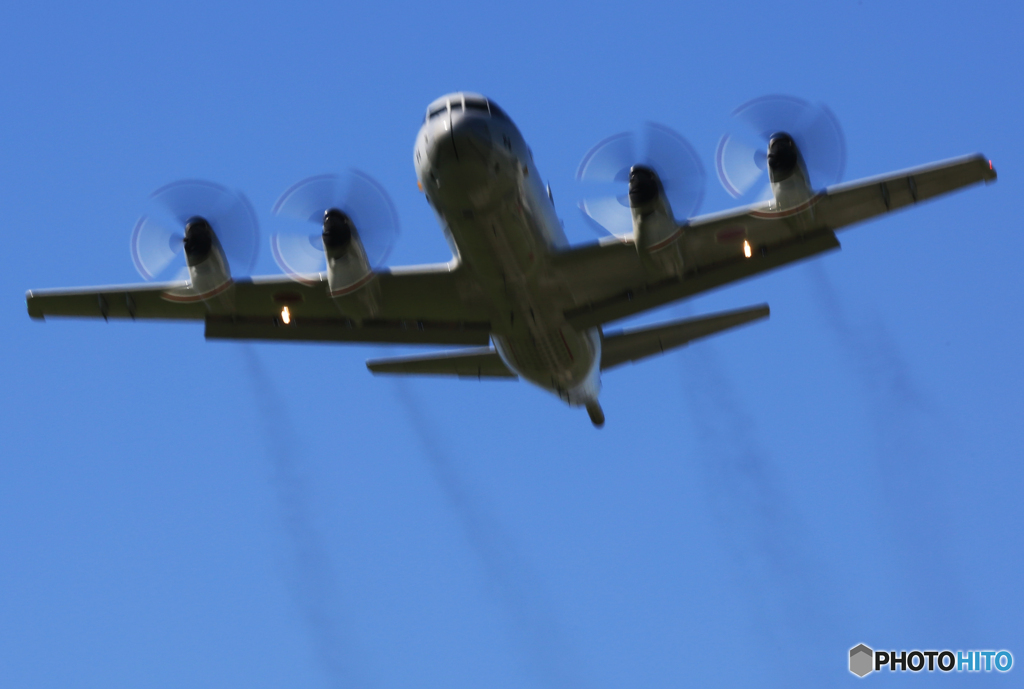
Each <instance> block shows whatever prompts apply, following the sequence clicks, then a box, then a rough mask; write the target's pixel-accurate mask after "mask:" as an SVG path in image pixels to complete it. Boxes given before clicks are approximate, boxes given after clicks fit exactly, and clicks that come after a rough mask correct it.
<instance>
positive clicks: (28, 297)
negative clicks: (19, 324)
mask: <svg viewBox="0 0 1024 689" xmlns="http://www.w3.org/2000/svg"><path fill="white" fill-rule="evenodd" d="M25 306H26V308H27V309H28V315H29V318H32V319H34V320H37V321H43V320H46V318H45V317H44V314H43V310H42V309H41V308H39V304H38V302H37V301H36V300H35V298H34V295H33V294H32V290H28V291H27V292H25Z"/></svg>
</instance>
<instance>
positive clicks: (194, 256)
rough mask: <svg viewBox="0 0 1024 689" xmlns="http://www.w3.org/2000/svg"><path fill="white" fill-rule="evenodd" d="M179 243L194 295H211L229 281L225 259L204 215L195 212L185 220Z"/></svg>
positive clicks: (216, 292) (229, 272)
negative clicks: (181, 245) (183, 231)
mask: <svg viewBox="0 0 1024 689" xmlns="http://www.w3.org/2000/svg"><path fill="white" fill-rule="evenodd" d="M183 244H184V249H185V263H186V264H187V265H188V274H189V278H190V279H191V281H192V291H193V292H194V293H195V294H196V296H198V297H201V298H206V297H208V296H213V295H214V294H218V293H220V292H222V291H224V289H226V287H227V286H228V285H230V284H231V269H230V268H229V266H228V259H227V257H225V255H224V249H223V248H222V247H221V245H220V241H219V240H218V239H217V234H216V233H215V232H214V231H213V228H212V227H210V223H209V222H207V220H206V219H205V218H202V217H200V216H198V215H197V216H194V217H191V218H189V219H188V221H187V222H186V223H185V238H184V240H183Z"/></svg>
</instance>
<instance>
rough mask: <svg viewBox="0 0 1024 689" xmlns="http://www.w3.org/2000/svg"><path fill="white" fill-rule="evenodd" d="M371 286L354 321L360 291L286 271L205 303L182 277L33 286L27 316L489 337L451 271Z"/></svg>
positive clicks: (243, 330) (283, 334)
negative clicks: (362, 314)
mask: <svg viewBox="0 0 1024 689" xmlns="http://www.w3.org/2000/svg"><path fill="white" fill-rule="evenodd" d="M376 283H377V286H378V287H379V296H378V298H377V306H378V308H377V310H376V311H375V313H374V314H373V315H372V317H370V318H364V319H361V320H359V321H356V320H353V319H351V318H348V317H346V316H345V315H343V313H352V312H358V309H359V308H361V307H362V305H361V303H360V301H359V300H360V297H359V296H357V295H356V296H351V297H341V298H338V299H332V298H331V297H330V296H329V294H328V290H327V283H326V281H321V282H319V283H313V284H305V283H300V282H296V281H294V280H291V279H290V278H288V277H284V276H279V277H256V278H246V279H239V280H236V281H235V282H234V284H233V285H232V286H231V287H230V288H229V289H227V290H226V291H224V292H223V293H222V294H220V295H218V296H216V297H214V298H212V299H208V300H206V301H202V300H195V299H189V298H188V296H187V290H186V289H185V288H186V285H187V283H184V282H176V283H162V284H142V285H122V286H110V287H90V288H83V289H69V290H63V289H57V290H33V291H30V292H28V294H27V295H26V299H27V302H28V312H29V315H30V316H32V317H33V318H49V317H53V316H71V317H85V318H103V319H109V318H130V319H139V318H143V319H167V320H197V321H204V322H205V325H206V336H207V337H208V338H220V339H257V340H283V341H293V342H294V341H319V342H392V343H405V344H460V345H484V344H487V343H488V342H489V341H490V330H491V326H490V316H489V314H488V313H487V310H486V308H485V307H484V305H483V302H482V300H481V298H480V296H479V294H478V292H477V287H476V283H475V281H473V280H470V279H468V277H467V276H466V275H464V274H463V273H462V272H461V271H460V270H458V269H457V268H456V269H454V270H453V269H451V267H450V266H449V265H448V264H442V265H435V266H414V267H408V268H395V269H393V270H388V271H383V272H380V273H378V274H377V278H376ZM349 301H350V302H351V303H349ZM336 302H337V303H336ZM284 307H288V312H289V316H288V321H289V323H287V324H285V323H284V322H283V320H282V311H283V309H284ZM346 307H351V309H352V310H349V309H348V308H346Z"/></svg>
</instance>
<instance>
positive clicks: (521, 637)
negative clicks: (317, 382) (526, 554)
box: [394, 379, 582, 687]
mask: <svg viewBox="0 0 1024 689" xmlns="http://www.w3.org/2000/svg"><path fill="white" fill-rule="evenodd" d="M394 384H395V392H396V396H397V397H398V400H399V402H400V403H401V405H402V408H403V409H404V411H405V413H406V416H407V417H408V419H409V422H410V425H411V426H412V428H413V430H414V431H415V433H416V436H417V438H418V439H419V442H420V447H421V449H422V454H423V457H424V459H426V461H427V465H428V467H429V469H430V472H431V474H432V475H433V476H434V478H435V479H436V480H437V483H438V485H439V486H440V488H441V491H442V493H444V497H445V499H446V500H447V502H448V504H449V505H451V508H452V511H453V513H454V515H455V517H456V520H457V521H458V524H459V526H460V527H461V529H462V532H463V535H464V537H465V538H466V541H467V542H468V544H469V546H470V549H471V550H472V551H473V554H474V555H475V556H476V557H477V559H478V560H479V562H480V564H481V566H482V569H483V573H484V575H485V578H486V583H487V585H488V587H489V588H490V589H491V592H492V594H493V595H495V596H496V597H497V598H498V599H499V602H500V603H501V604H502V607H503V608H504V610H505V611H506V613H507V615H508V617H509V622H510V627H511V629H510V631H511V632H512V634H513V636H514V637H515V638H514V640H513V641H514V643H515V644H516V645H518V646H519V647H520V650H521V652H522V653H524V655H525V656H526V658H527V663H528V666H529V667H528V669H529V670H531V671H532V672H533V674H534V675H536V679H537V680H538V681H540V682H542V683H544V684H545V685H547V686H554V687H579V686H582V682H581V679H580V677H579V676H578V675H579V673H573V672H570V671H569V669H568V668H567V667H566V665H567V659H568V658H569V657H570V652H569V651H568V649H567V648H566V646H565V643H564V641H563V640H562V637H561V633H560V630H559V625H558V624H557V622H556V620H555V619H554V618H553V617H552V615H551V613H550V606H548V605H545V603H544V601H543V595H542V593H541V586H540V584H539V582H538V581H537V579H536V577H535V576H534V575H533V574H532V572H531V571H530V570H529V568H528V567H527V566H526V564H525V562H524V561H523V557H522V556H521V555H520V553H519V552H518V551H517V549H516V547H515V545H514V543H513V542H512V540H511V539H510V538H509V537H508V535H507V534H506V533H505V532H504V530H503V529H502V528H501V526H500V524H499V523H498V522H497V520H496V519H495V518H494V517H493V516H492V515H490V514H489V513H488V512H487V510H485V509H484V508H483V507H482V506H481V505H480V503H479V501H478V500H476V499H475V498H474V496H473V495H472V492H471V491H470V490H469V489H468V488H467V486H466V485H465V483H464V482H463V481H462V479H461V478H460V477H459V475H458V472H457V470H456V469H455V467H454V466H452V462H451V460H450V459H449V457H448V454H447V453H446V452H445V450H444V449H443V448H444V443H443V441H442V439H441V438H440V437H439V435H438V434H437V433H436V432H435V430H434V429H433V428H432V424H431V422H430V420H429V419H428V418H427V415H426V413H425V412H424V409H423V405H422V403H421V402H420V400H419V399H418V398H417V397H416V395H415V393H414V392H413V390H412V389H411V387H410V385H409V383H408V382H407V381H404V380H401V379H399V380H396V381H394Z"/></svg>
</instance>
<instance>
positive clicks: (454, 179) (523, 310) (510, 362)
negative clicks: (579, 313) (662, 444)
mask: <svg viewBox="0 0 1024 689" xmlns="http://www.w3.org/2000/svg"><path fill="white" fill-rule="evenodd" d="M414 158H415V164H416V174H417V177H418V179H419V183H420V187H421V188H422V189H423V192H424V193H425V194H426V196H427V199H428V201H429V202H430V204H431V206H432V207H433V208H434V210H435V212H436V213H437V216H438V219H439V222H440V223H441V226H442V228H443V229H444V232H445V236H446V237H447V239H448V241H449V244H450V245H451V247H452V251H453V252H454V253H455V255H456V260H457V261H459V262H460V264H461V266H462V267H463V268H464V269H466V270H468V271H470V272H472V273H473V274H474V275H475V277H476V278H477V280H478V281H479V284H480V286H481V288H482V289H483V290H484V293H485V294H486V296H487V300H488V302H489V304H490V308H491V311H492V312H491V321H492V330H493V335H492V339H493V342H494V346H495V348H496V349H497V351H498V353H499V354H500V356H501V357H502V359H503V360H504V362H505V364H506V365H507V366H508V367H509V368H510V369H512V370H513V371H514V372H516V373H517V374H518V375H520V376H521V377H523V378H525V379H526V380H528V381H530V382H532V383H535V384H536V385H539V386H540V387H542V388H545V389H547V390H550V391H552V392H555V393H556V394H557V395H558V396H559V397H561V398H562V399H563V400H565V401H566V402H568V403H569V404H571V405H574V406H577V405H581V406H588V407H592V408H595V409H599V408H598V407H597V397H598V393H599V392H600V361H601V334H600V332H599V331H598V329H597V328H589V329H586V330H576V329H574V328H572V327H571V326H569V325H568V324H567V323H566V322H565V320H564V317H563V315H562V312H561V311H560V310H559V309H557V308H554V307H553V305H552V304H551V302H550V300H548V299H545V293H546V292H547V291H548V290H547V289H546V285H550V281H551V275H552V271H551V270H550V269H549V265H550V260H551V257H552V255H553V254H554V252H556V251H557V250H559V249H561V248H563V247H566V246H568V242H567V240H566V237H565V233H564V232H563V230H562V226H561V223H560V222H559V220H558V217H557V215H556V214H555V208H554V204H553V203H552V199H551V198H550V195H549V193H548V191H547V188H546V186H545V184H544V183H543V182H542V181H541V176H540V174H539V173H538V171H537V168H536V166H535V165H534V163H533V156H532V154H531V152H530V149H529V147H528V146H527V145H526V142H525V141H524V140H523V137H522V135H521V134H520V133H519V129H518V128H517V127H516V126H515V124H514V123H513V122H512V120H511V119H509V118H508V116H507V115H505V113H504V112H503V111H501V110H500V109H499V108H498V107H497V106H496V105H494V103H491V102H489V101H488V100H487V99H485V98H483V97H481V96H477V95H474V94H462V93H456V94H451V95H448V96H444V97H442V98H439V99H438V100H436V101H434V103H432V104H431V105H430V107H429V108H428V110H427V117H426V120H425V122H424V124H423V127H422V128H421V129H420V132H419V134H418V135H417V137H416V146H415V151H414Z"/></svg>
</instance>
